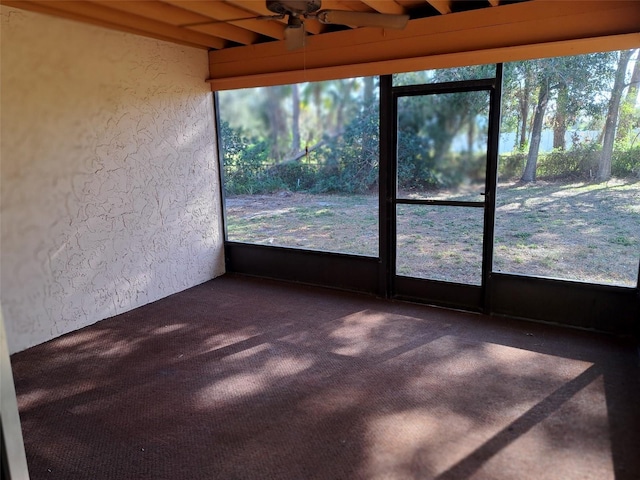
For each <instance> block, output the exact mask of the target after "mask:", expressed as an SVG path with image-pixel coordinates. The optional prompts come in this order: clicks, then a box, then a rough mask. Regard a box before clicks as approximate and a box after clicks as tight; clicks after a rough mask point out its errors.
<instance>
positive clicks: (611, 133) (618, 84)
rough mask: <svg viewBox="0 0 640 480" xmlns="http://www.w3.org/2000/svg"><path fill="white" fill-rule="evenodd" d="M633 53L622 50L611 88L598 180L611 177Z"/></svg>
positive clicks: (603, 180) (605, 179) (602, 180)
mask: <svg viewBox="0 0 640 480" xmlns="http://www.w3.org/2000/svg"><path fill="white" fill-rule="evenodd" d="M632 54H633V50H624V51H622V52H620V60H619V61H618V68H617V70H616V76H615V80H614V81H613V89H612V90H611V99H610V100H609V108H608V111H607V119H606V121H605V123H604V134H603V138H602V152H601V154H600V162H599V165H598V175H597V176H596V180H597V181H598V182H605V181H607V180H609V178H611V156H612V155H613V144H614V141H615V138H616V125H617V123H618V112H619V110H620V101H621V100H622V91H623V90H624V87H625V84H624V77H625V74H626V73H627V65H628V64H629V60H630V59H631V55H632Z"/></svg>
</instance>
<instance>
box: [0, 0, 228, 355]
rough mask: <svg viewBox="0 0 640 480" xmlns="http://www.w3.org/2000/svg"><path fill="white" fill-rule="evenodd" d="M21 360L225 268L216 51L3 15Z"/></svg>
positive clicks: (5, 155) (4, 211) (6, 286)
mask: <svg viewBox="0 0 640 480" xmlns="http://www.w3.org/2000/svg"><path fill="white" fill-rule="evenodd" d="M0 14H1V21H2V23H1V25H0V34H1V48H2V51H1V57H0V61H1V82H2V83H1V105H0V114H1V150H0V154H1V157H0V179H1V184H0V192H1V203H0V215H1V225H0V226H1V243H0V261H1V264H0V272H1V284H0V300H1V302H2V309H3V311H4V315H5V321H6V324H7V336H8V340H9V344H10V350H11V352H16V351H19V350H22V349H25V348H27V347H30V346H33V345H36V344H38V343H41V342H43V341H46V340H49V339H51V338H53V337H56V336H58V335H61V334H63V333H66V332H69V331H72V330H76V329H78V328H80V327H83V326H85V325H89V324H91V323H95V322H96V321H99V320H102V319H104V318H107V317H110V316H113V315H116V314H118V313H122V312H125V311H127V310H130V309H132V308H135V307H138V306H140V305H144V304H146V303H149V302H152V301H154V300H157V299H159V298H162V297H165V296H167V295H170V294H172V293H175V292H178V291H180V290H184V289H186V288H188V287H191V286H193V285H196V284H199V283H202V282H204V281H206V280H209V279H211V278H213V277H215V276H217V275H219V274H221V273H222V271H223V255H222V232H221V221H220V211H219V210H220V209H219V203H220V202H219V200H218V195H219V182H218V173H217V161H216V153H215V138H214V136H215V130H214V121H213V107H212V94H211V92H210V90H209V87H208V85H207V84H206V83H205V81H204V80H205V79H206V77H207V54H206V52H205V51H204V50H197V49H192V48H188V47H182V46H177V45H173V44H170V43H165V42H160V41H156V40H152V39H148V38H142V37H138V36H135V35H130V34H126V33H120V32H113V31H109V30H106V29H102V28H98V27H93V26H88V25H82V24H79V23H75V22H71V21H68V20H63V19H57V18H53V17H48V16H45V15H40V14H35V13H29V12H24V11H21V10H17V9H13V8H8V7H5V6H2V7H0Z"/></svg>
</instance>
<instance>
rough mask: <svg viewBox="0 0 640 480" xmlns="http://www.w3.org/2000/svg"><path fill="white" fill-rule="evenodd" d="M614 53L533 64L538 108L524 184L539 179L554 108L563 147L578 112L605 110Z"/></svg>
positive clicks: (559, 141)
mask: <svg viewBox="0 0 640 480" xmlns="http://www.w3.org/2000/svg"><path fill="white" fill-rule="evenodd" d="M611 60H612V54H610V53H594V54H589V55H579V56H573V57H556V58H548V59H543V60H535V61H532V62H530V63H531V69H532V71H533V73H534V76H535V77H536V78H538V79H539V80H538V85H537V101H536V109H535V112H534V117H533V124H532V126H531V142H530V144H529V152H528V154H527V162H526V164H525V168H524V171H523V173H522V177H521V178H520V181H521V182H524V183H526V182H533V181H535V180H536V169H537V163H538V153H539V151H540V141H541V138H542V129H543V126H544V120H545V114H546V111H547V107H548V106H549V105H550V104H553V105H555V108H556V112H555V113H556V115H555V118H554V120H555V122H554V131H555V133H556V145H558V146H562V145H563V144H564V136H565V132H566V130H567V125H568V124H569V122H573V121H575V119H576V118H577V116H578V114H579V112H581V111H586V112H589V113H592V114H593V113H594V112H596V111H598V110H599V109H601V108H602V105H603V104H602V102H601V95H599V94H600V93H601V92H602V91H603V89H604V88H605V86H606V85H607V84H608V82H609V81H610V78H611V74H612V61H611Z"/></svg>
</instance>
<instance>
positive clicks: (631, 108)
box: [616, 49, 640, 143]
mask: <svg viewBox="0 0 640 480" xmlns="http://www.w3.org/2000/svg"><path fill="white" fill-rule="evenodd" d="M639 92H640V49H636V58H635V63H634V67H633V72H632V74H631V81H630V82H629V88H628V90H627V93H626V95H625V96H624V100H623V101H622V103H621V105H620V117H619V120H618V129H617V131H616V142H619V143H622V142H625V141H626V140H628V139H629V138H630V137H631V134H632V131H633V128H634V127H638V126H640V122H639V121H638V120H639V119H638V117H637V113H636V102H637V101H638V93H639Z"/></svg>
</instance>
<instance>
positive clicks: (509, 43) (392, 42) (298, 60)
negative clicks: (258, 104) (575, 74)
mask: <svg viewBox="0 0 640 480" xmlns="http://www.w3.org/2000/svg"><path fill="white" fill-rule="evenodd" d="M549 5H550V4H549V2H545V1H540V0H533V1H530V2H523V3H516V4H510V5H501V6H499V7H495V8H486V9H481V10H474V11H469V12H461V13H452V14H449V15H440V16H435V17H428V18H422V19H416V20H411V21H410V22H409V25H408V26H407V27H406V28H405V30H402V31H396V30H393V31H392V30H383V29H376V28H362V29H356V30H351V31H342V32H334V33H327V34H324V35H321V36H316V37H311V38H309V39H308V42H307V46H306V47H305V48H304V49H300V50H295V51H287V50H286V48H285V46H284V45H283V42H275V43H266V44H260V45H252V46H250V47H238V48H230V49H225V50H221V51H217V52H210V53H209V62H210V74H211V83H212V86H213V88H214V89H216V88H224V87H227V88H228V87H229V86H231V85H236V87H235V88H239V85H240V83H239V82H242V84H243V85H244V86H249V84H251V83H252V82H256V81H259V82H263V84H275V83H272V82H276V83H277V82H284V83H293V82H292V81H285V80H286V79H287V78H289V79H293V78H296V79H298V81H302V80H301V79H302V78H304V79H305V80H316V79H318V78H319V77H321V76H324V75H326V74H327V72H330V74H331V75H336V74H338V73H337V72H340V75H344V76H360V75H362V74H365V73H364V72H366V74H367V75H369V74H381V73H389V71H388V69H390V68H391V69H394V68H397V70H395V71H407V70H404V69H405V68H407V65H411V66H413V69H414V70H421V69H423V68H420V67H419V65H420V64H424V63H425V59H428V58H430V57H438V58H443V57H447V56H448V57H451V56H456V55H457V56H459V58H464V59H465V60H467V59H468V58H475V57H474V56H473V55H474V54H475V55H477V58H481V55H480V53H481V52H485V51H486V52H492V55H493V56H492V57H491V58H496V56H497V54H496V52H501V51H507V50H508V49H512V50H511V51H513V48H515V47H517V51H518V52H525V53H522V54H523V55H530V54H531V53H526V52H533V51H534V49H533V47H535V46H539V45H545V46H546V48H548V52H547V56H556V55H559V54H566V53H564V52H566V51H567V49H566V48H565V47H566V45H567V44H566V43H562V42H566V41H571V40H579V39H589V38H601V39H604V38H607V37H612V36H619V35H624V34H631V33H633V34H637V33H638V32H640V2H632V1H616V0H609V1H606V2H593V1H574V2H555V3H554V4H553V8H549ZM629 38H632V39H633V40H635V41H636V42H638V43H637V46H640V35H636V36H632V37H625V39H626V40H625V41H627V42H628V41H629ZM556 44H558V45H559V44H563V45H565V47H563V48H565V50H562V52H563V53H558V51H556V50H554V48H552V47H550V46H552V45H556ZM583 45H584V44H583ZM345 46H348V47H345ZM589 46H592V44H591V43H590V44H589ZM535 51H536V54H537V53H539V51H540V49H538V50H535ZM581 53H583V52H581ZM469 54H470V55H469ZM464 55H467V56H464ZM497 57H498V58H496V59H495V60H491V61H501V60H500V59H499V56H497ZM415 59H418V60H415ZM427 63H428V62H427ZM473 64H477V63H473ZM376 69H378V70H376ZM287 72H294V73H293V74H291V75H288V76H287ZM301 72H304V74H302V73H301ZM372 72H374V73H372ZM243 77H252V79H251V80H250V81H245V80H243ZM336 78H339V77H336ZM226 79H233V80H232V81H231V82H226ZM264 82H269V83H264ZM251 86H258V85H255V84H254V85H251Z"/></svg>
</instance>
